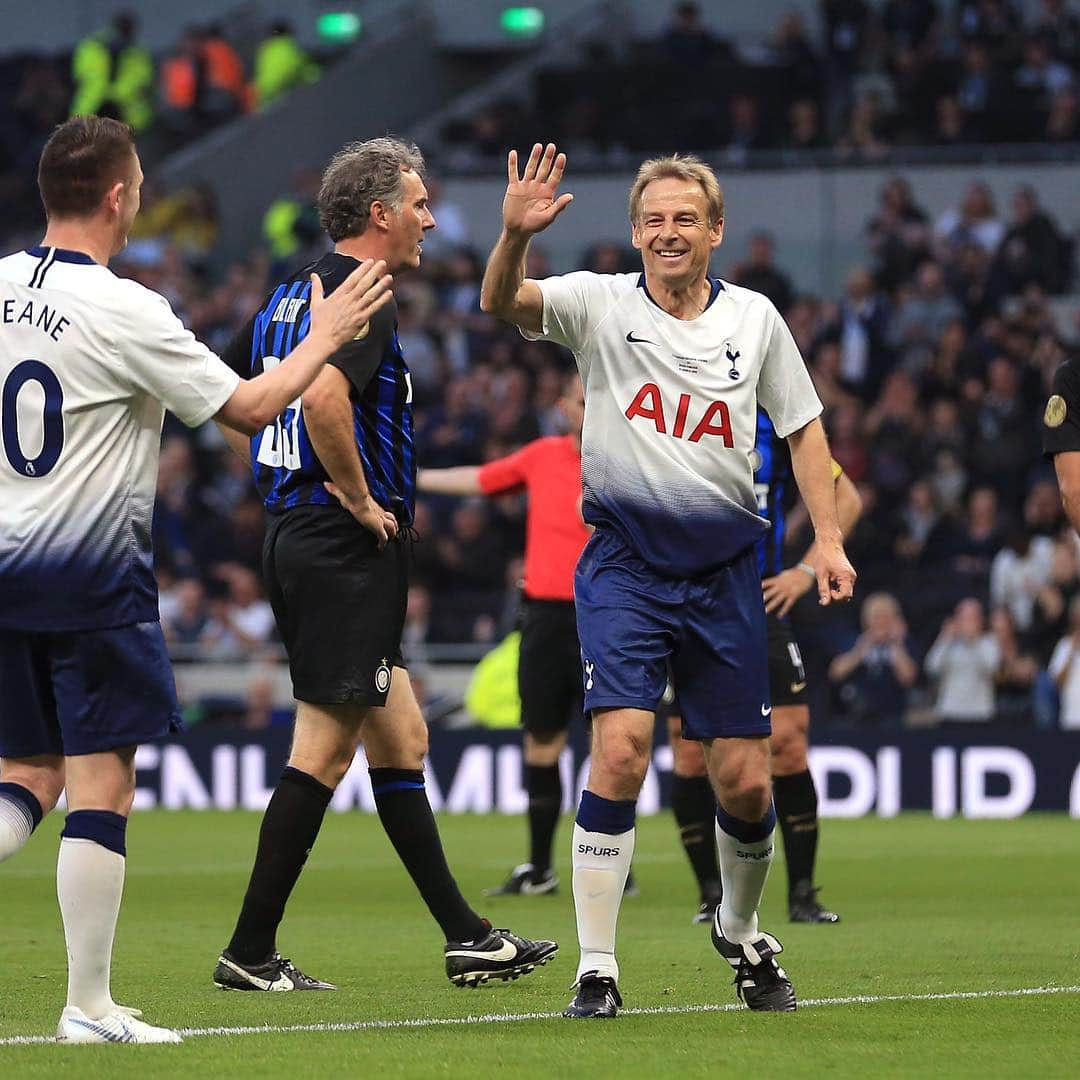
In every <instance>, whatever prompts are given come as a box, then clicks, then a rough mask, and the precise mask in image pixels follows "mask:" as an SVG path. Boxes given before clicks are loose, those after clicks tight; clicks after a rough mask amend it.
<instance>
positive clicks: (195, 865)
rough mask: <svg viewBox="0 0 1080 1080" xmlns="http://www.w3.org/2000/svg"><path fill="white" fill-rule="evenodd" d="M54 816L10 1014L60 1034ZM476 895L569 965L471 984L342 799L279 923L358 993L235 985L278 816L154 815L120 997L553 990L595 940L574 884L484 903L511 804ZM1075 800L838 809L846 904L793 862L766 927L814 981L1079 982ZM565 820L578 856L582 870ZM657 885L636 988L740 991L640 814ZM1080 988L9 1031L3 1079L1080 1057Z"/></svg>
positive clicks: (634, 965) (315, 968) (632, 955)
mask: <svg viewBox="0 0 1080 1080" xmlns="http://www.w3.org/2000/svg"><path fill="white" fill-rule="evenodd" d="M59 827H60V818H59V815H53V817H52V818H51V819H50V820H49V821H48V822H47V823H46V824H45V825H44V826H43V827H42V828H41V829H40V830H39V833H38V834H37V835H36V836H35V837H34V838H33V840H32V842H31V844H30V845H29V846H28V847H27V849H26V850H24V851H23V852H21V853H20V855H19V856H18V857H17V858H16V859H14V860H12V861H10V862H8V863H6V864H4V865H3V866H0V1037H3V1036H10V1035H16V1034H39V1033H40V1034H46V1033H50V1032H51V1031H52V1030H53V1028H54V1025H55V1022H56V1019H57V1017H58V1015H59V1012H60V1009H61V1007H62V1005H63V998H64V985H65V975H64V945H63V938H62V933H61V929H60V922H59V916H58V913H57V910H56V902H55V896H54V886H53V865H54V862H55V851H56V837H57V833H58V831H59ZM441 827H442V829H443V834H444V837H445V841H446V847H447V850H448V853H449V856H450V859H451V863H452V865H453V866H455V867H456V868H457V872H458V874H459V877H460V881H461V883H462V887H463V888H464V890H465V892H466V894H467V895H469V896H470V897H475V898H476V899H477V903H478V906H479V909H480V910H481V911H482V912H485V913H486V914H487V915H489V916H490V918H491V919H492V920H493V921H494V922H495V923H496V925H506V924H509V925H510V926H512V927H513V928H514V929H516V930H519V931H520V932H523V933H525V934H529V935H532V936H554V937H556V938H558V940H559V941H560V942H561V943H562V945H563V952H562V953H561V955H560V956H559V957H558V958H557V959H556V961H555V962H554V964H552V965H549V966H548V967H546V968H543V969H541V970H540V971H538V972H535V973H534V974H533V975H531V976H530V977H529V978H527V979H524V980H522V981H520V982H517V983H512V984H507V985H505V986H504V985H502V984H499V985H498V986H497V987H494V988H492V987H489V988H484V989H482V990H479V991H467V990H459V989H456V988H454V987H452V986H451V985H450V984H449V983H448V982H447V981H446V979H445V977H444V975H443V973H442V960H441V938H440V935H439V933H438V930H437V928H436V927H435V926H434V924H433V923H432V922H431V921H430V919H429V917H428V915H427V913H426V912H425V911H424V910H423V909H422V907H421V905H420V902H419V900H418V899H417V898H416V897H415V895H414V893H413V891H412V886H411V883H410V882H409V881H408V880H407V878H406V877H405V874H404V871H403V870H402V869H401V868H400V867H399V865H398V864H397V862H396V860H395V858H394V855H393V853H392V851H391V849H390V846H389V844H388V843H387V841H386V839H385V838H384V836H383V835H382V832H381V829H380V827H379V824H378V821H377V820H376V819H375V818H373V817H368V816H363V815H351V814H350V815H334V814H331V815H329V816H328V818H327V821H326V825H325V827H324V829H323V833H322V836H321V837H320V839H319V843H318V845H317V847H316V849H315V851H314V852H313V854H312V856H311V859H310V861H309V864H308V866H307V868H306V870H305V872H304V875H303V878H302V880H301V883H300V885H299V887H298V890H297V893H296V895H295V896H294V898H293V903H292V905H291V910H290V913H289V915H288V916H287V919H286V923H285V926H284V930H283V933H282V935H281V940H280V945H281V947H282V949H283V951H284V952H285V953H286V955H291V956H292V957H293V958H294V959H295V960H297V961H298V962H299V964H300V965H301V966H302V967H303V968H305V969H306V970H309V971H311V972H312V973H313V974H315V975H318V976H320V977H323V978H328V979H331V980H333V981H336V982H338V983H339V984H340V985H341V987H342V990H341V992H340V993H337V994H287V995H286V994H281V995H279V994H235V993H234V994H227V993H223V992H221V991H218V990H215V989H214V988H213V986H212V985H211V983H210V973H211V971H212V969H213V966H214V961H215V959H216V955H217V950H218V949H219V948H220V946H221V945H222V944H224V942H225V940H226V939H227V937H228V933H229V930H230V929H231V926H232V920H233V918H234V916H235V914H236V910H237V905H238V904H239V901H240V897H241V895H242V892H243V888H244V885H245V882H246V878H247V873H248V870H249V866H250V858H251V855H252V852H253V849H254V844H255V837H256V832H257V829H258V817H257V816H256V815H252V814H243V813H234V814H220V813H167V812H152V813H145V814H140V815H136V816H135V818H134V819H133V820H132V824H131V827H130V830H129V840H128V847H129V868H128V878H127V895H126V897H125V903H124V908H123V912H122V914H121V921H120V929H119V934H118V941H117V950H116V957H115V963H114V973H115V974H114V980H113V986H114V992H115V996H116V998H117V1000H119V1001H123V1002H125V1003H129V1004H135V1005H138V1006H139V1007H141V1008H142V1009H144V1010H145V1012H146V1015H147V1019H149V1020H151V1021H152V1022H156V1023H167V1024H170V1025H173V1026H178V1027H180V1026H183V1027H209V1026H220V1025H235V1026H240V1025H255V1024H274V1025H284V1024H302V1023H319V1022H353V1021H363V1020H372V1019H395V1018H399V1019H400V1018H420V1017H462V1016H468V1015H470V1014H478V1013H489V1012H519V1013H523V1012H553V1011H557V1010H559V1009H561V1008H562V1007H563V1005H564V1004H565V1003H566V1001H567V1000H568V998H569V996H570V995H569V993H568V991H567V986H568V984H569V983H570V981H571V979H572V976H573V972H574V965H575V962H576V942H575V935H574V921H573V910H572V906H571V901H570V897H569V890H568V887H567V886H564V891H563V893H562V894H561V895H560V896H557V897H530V898H515V899H499V900H485V899H484V898H482V897H481V896H480V889H481V888H482V887H483V886H485V885H491V884H495V883H497V882H498V881H499V880H500V878H501V877H502V875H503V874H504V873H505V872H506V870H507V869H508V868H509V866H510V865H511V864H512V863H513V862H514V861H515V857H516V856H518V855H519V853H520V852H521V850H522V847H523V843H524V841H523V823H522V821H521V820H520V819H513V818H495V817H491V818H485V817H443V818H442V820H441ZM1078 827H1080V825H1078V823H1076V822H1070V821H1069V820H1067V819H1066V818H1064V817H1057V816H1045V815H1033V816H1030V817H1027V818H1024V819H1022V820H1019V821H1010V822H964V821H947V822H938V821H933V820H931V819H930V818H929V817H925V816H916V815H911V816H905V817H901V818H899V819H895V820H891V821H881V820H874V819H871V820H864V821H830V822H826V823H825V828H824V842H823V845H822V858H821V867H820V875H819V876H820V878H821V880H822V881H823V882H825V884H826V885H827V887H828V888H827V892H826V893H825V894H824V897H823V898H824V899H825V900H827V901H828V902H829V903H830V904H832V905H835V906H836V907H837V908H838V909H839V910H840V911H841V912H842V914H843V916H844V921H843V922H842V923H841V924H840V925H839V926H835V927H830V926H821V927H806V926H790V925H789V924H788V923H787V922H786V919H785V917H784V912H783V909H782V901H783V868H782V865H781V864H780V861H779V860H778V863H777V865H776V866H775V867H774V874H775V877H774V879H773V881H772V884H771V886H770V888H769V889H768V891H767V894H766V903H765V906H764V917H763V920H762V922H763V926H764V927H765V928H767V929H770V930H772V931H774V932H776V933H777V934H778V935H779V936H780V938H781V939H782V940H783V942H784V944H785V945H786V946H787V952H786V955H785V958H784V960H785V963H786V965H787V967H788V971H789V972H790V974H791V976H792V978H793V980H794V982H795V985H796V988H797V990H798V992H799V995H800V997H801V998H804V999H809V998H818V997H834V996H843V997H847V996H850V995H856V994H869V995H892V994H923V993H935V992H951V991H981V990H995V989H1015V988H1021V987H1036V986H1047V985H1074V984H1077V983H1080V963H1078V952H1080V930H1078V927H1080V915H1078V908H1077V897H1078V896H1080V860H1078V859H1077V858H1076V851H1077V829H1078ZM567 846H568V845H567V827H566V824H565V823H564V827H563V829H562V831H561V832H560V836H559V851H560V853H561V858H560V860H559V862H560V865H559V867H558V869H559V871H560V873H561V875H562V877H563V880H564V883H566V882H567V880H568V866H567V865H566V864H567V862H568V852H567ZM635 869H636V872H637V876H638V879H639V881H640V885H641V896H640V897H638V898H636V899H632V900H628V901H627V902H626V903H625V904H624V907H623V916H622V920H621V926H620V936H619V943H620V950H619V951H620V960H621V963H622V967H623V976H622V991H623V995H624V997H625V1000H626V1005H627V1007H648V1006H661V1007H678V1006H686V1005H694V1004H704V1003H726V1002H730V1001H732V1000H733V991H732V988H731V985H730V977H729V975H728V974H727V969H726V967H723V966H722V965H721V963H720V961H719V958H718V957H717V956H716V955H715V954H714V953H713V951H712V949H711V947H710V946H709V943H708V935H707V932H706V930H705V928H703V927H691V926H690V925H689V917H690V915H691V913H692V911H693V908H694V895H693V889H692V885H691V879H690V873H689V869H688V868H687V866H686V865H685V861H684V858H683V855H682V852H681V850H679V849H678V847H677V841H676V836H675V829H674V825H673V823H672V821H671V819H670V817H669V816H667V815H664V816H661V817H659V818H654V819H646V820H644V821H642V822H641V824H640V827H639V830H638V857H637V859H636V862H635ZM1078 1007H1080V996H1078V995H1072V994H1060V995H1055V996H1045V997H1029V998H1023V999H1016V998H1004V999H1002V998H998V999H982V1000H967V1001H935V1002H912V1001H907V1002H891V1003H882V1004H872V1005H854V1004H852V1005H841V1006H827V1007H818V1008H806V1009H803V1010H800V1011H799V1012H798V1013H797V1014H795V1015H794V1016H791V1015H788V1016H769V1015H764V1016H762V1015H755V1014H750V1013H747V1012H739V1013H697V1014H678V1015H663V1016H628V1015H624V1016H622V1017H620V1018H619V1019H618V1020H617V1021H615V1022H613V1023H609V1024H599V1023H593V1024H586V1023H580V1022H577V1023H572V1022H570V1021H563V1020H556V1019H550V1020H536V1021H529V1022H521V1023H513V1024H502V1025H495V1024H491V1025H484V1026H458V1027H442V1028H440V1027H429V1028H419V1029H417V1028H412V1029H398V1030H375V1031H371V1030H369V1031H353V1032H328V1033H321V1032H320V1033H304V1034H296V1033H291V1034H287V1033H278V1034H269V1035H262V1034H261V1035H246V1036H242V1037H240V1036H236V1037H229V1038H224V1037H206V1038H190V1039H188V1041H187V1042H186V1043H185V1044H184V1045H183V1046H179V1047H168V1046H167V1047H151V1048H140V1049H136V1048H132V1047H122V1046H108V1047H56V1046H25V1047H10V1046H4V1047H0V1070H2V1074H3V1075H4V1076H6V1077H20V1078H21V1077H24V1076H45V1075H57V1074H58V1073H59V1071H60V1070H61V1069H63V1070H64V1075H66V1076H96V1075H106V1073H107V1075H108V1076H109V1078H110V1080H112V1078H114V1077H126V1076H145V1075H147V1074H148V1073H150V1074H152V1075H154V1076H200V1077H206V1076H223V1075H254V1074H258V1075H259V1076H261V1077H270V1076H278V1075H281V1076H290V1077H296V1076H320V1075H321V1076H330V1075H335V1074H340V1075H345V1076H353V1075H359V1074H360V1073H362V1072H370V1073H371V1074H372V1075H378V1076H380V1077H381V1076H395V1075H400V1076H424V1077H427V1076H464V1075H471V1076H478V1077H486V1076H492V1075H494V1074H496V1073H497V1072H499V1071H501V1070H508V1071H509V1070H512V1071H513V1072H514V1073H516V1074H517V1075H519V1076H553V1075H562V1076H571V1075H583V1076H589V1077H608V1076H612V1077H623V1076H634V1077H636V1076H649V1077H660V1076H678V1077H686V1076H704V1075H706V1073H707V1072H708V1073H709V1074H711V1075H720V1074H732V1073H734V1072H735V1070H740V1071H742V1072H743V1074H744V1075H749V1076H753V1077H759V1076H760V1077H766V1076H783V1075H797V1076H823V1075H828V1076H830V1077H843V1076H859V1077H865V1076H868V1075H870V1076H874V1077H878V1076H915V1075H918V1076H950V1077H951V1076H1006V1075H1015V1076H1020V1075H1024V1076H1039V1077H1050V1076H1076V1075H1078V1074H1080V1021H1078V1020H1077V1019H1076V1016H1077V1009H1078Z"/></svg>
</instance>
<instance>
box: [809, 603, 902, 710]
mask: <svg viewBox="0 0 1080 1080" xmlns="http://www.w3.org/2000/svg"><path fill="white" fill-rule="evenodd" d="M861 621H862V628H863V632H862V633H861V634H860V635H859V638H858V640H857V641H856V642H855V645H854V646H853V647H852V648H851V649H849V650H848V651H847V652H844V653H841V654H840V655H839V656H837V657H835V658H834V659H833V661H832V663H831V664H830V665H829V679H830V680H831V681H832V682H833V683H834V684H836V685H838V686H839V695H840V701H841V703H842V705H843V706H844V711H845V713H846V714H847V715H848V717H850V718H851V719H853V720H855V721H857V722H858V723H863V724H875V725H877V726H879V727H899V725H900V723H901V722H902V720H903V716H904V712H905V710H906V708H907V699H908V691H909V690H910V689H911V687H912V686H914V685H915V680H916V679H917V678H918V675H919V669H918V665H917V664H916V663H915V661H914V660H913V659H912V657H911V652H910V649H909V647H908V644H907V624H906V623H905V622H904V618H903V615H902V614H901V612H900V605H899V604H898V603H897V602H896V598H895V597H894V596H891V595H890V594H889V593H881V592H879V593H871V595H870V596H868V597H867V598H866V599H865V600H864V601H863V606H862V620H861Z"/></svg>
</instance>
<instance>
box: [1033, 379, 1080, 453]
mask: <svg viewBox="0 0 1080 1080" xmlns="http://www.w3.org/2000/svg"><path fill="white" fill-rule="evenodd" d="M1051 389H1052V393H1051V394H1050V399H1049V400H1048V401H1047V403H1046V408H1045V409H1044V410H1043V418H1042V444H1043V453H1044V454H1045V455H1046V456H1047V457H1053V456H1054V455H1055V454H1062V453H1066V452H1068V451H1070V450H1080V371H1078V370H1077V367H1076V365H1075V364H1074V363H1073V362H1072V361H1071V360H1068V361H1066V362H1065V363H1064V364H1062V365H1061V367H1059V368H1058V369H1057V371H1056V372H1055V373H1054V385H1053V387H1052V388H1051Z"/></svg>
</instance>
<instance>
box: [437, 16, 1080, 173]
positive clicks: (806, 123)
mask: <svg viewBox="0 0 1080 1080" xmlns="http://www.w3.org/2000/svg"><path fill="white" fill-rule="evenodd" d="M723 7H724V6H723V5H719V4H712V5H707V4H696V3H677V4H675V5H674V7H673V10H672V13H671V17H670V21H669V23H668V25H667V27H666V28H665V29H664V31H663V33H662V34H661V36H660V37H659V39H657V40H648V41H635V42H633V43H632V44H630V45H629V46H628V47H626V48H624V49H618V48H613V47H612V45H611V43H610V41H608V40H604V41H597V42H595V43H594V44H592V45H590V46H588V47H587V48H586V49H585V52H584V56H583V58H582V59H581V60H580V61H577V62H574V63H566V64H561V65H559V66H557V67H551V68H547V69H544V70H541V71H540V72H539V73H538V75H537V76H536V78H535V80H534V82H533V84H532V85H531V86H530V87H528V88H527V92H523V93H521V94H520V95H516V96H509V97H506V98H504V99H502V100H499V101H496V102H494V103H492V104H490V105H487V106H485V107H484V108H482V109H480V110H478V111H477V112H476V113H475V114H474V115H472V116H471V117H468V118H467V119H465V120H462V121H457V122H454V123H453V124H451V125H450V126H449V127H448V128H447V129H446V131H445V132H444V135H445V137H446V139H447V141H448V142H449V143H450V144H451V145H453V146H455V147H456V150H457V158H456V160H457V161H458V162H459V163H461V164H462V165H465V164H467V163H468V162H469V160H470V159H473V158H476V159H484V158H488V157H497V156H499V154H500V152H501V150H502V148H503V147H505V146H525V145H530V144H531V143H532V142H534V141H536V139H537V137H540V138H543V139H553V140H554V141H555V142H557V143H558V144H559V146H560V147H565V148H566V149H567V150H568V151H571V150H572V151H573V153H574V157H575V161H577V162H578V163H579V164H580V163H581V162H582V161H584V160H587V158H588V155H589V153H590V152H595V153H598V154H611V153H614V154H616V155H618V154H619V153H620V152H627V151H629V152H637V151H648V150H652V149H654V148H656V147H675V146H677V147H679V148H681V149H687V150H689V149H696V150H708V151H712V152H715V151H717V150H718V149H720V148H724V147H726V148H727V156H726V161H727V163H728V164H729V165H730V164H737V163H739V162H741V161H743V160H752V155H753V152H755V151H762V150H786V151H793V152H795V151H823V150H830V151H832V152H834V153H835V155H836V156H837V157H839V158H840V159H851V160H865V161H877V160H881V159H882V158H884V157H886V156H887V155H888V154H889V152H890V150H891V148H893V147H902V146H937V147H942V146H954V145H966V144H973V143H986V142H995V143H1010V142H1017V143H1032V142H1044V143H1047V144H1063V143H1071V142H1075V141H1076V140H1077V138H1078V135H1080V106H1078V102H1080V99H1078V96H1077V89H1078V88H1077V65H1078V63H1080V17H1078V16H1077V13H1076V11H1074V10H1073V8H1072V7H1071V5H1070V3H1069V0H1038V2H1037V3H1029V4H1023V3H1020V2H1018V0H885V2H884V3H881V4H871V3H869V2H867V0H819V4H818V12H817V20H816V25H814V24H812V23H811V24H810V25H808V24H807V21H806V20H804V18H803V16H802V15H801V14H799V13H798V12H789V13H787V14H785V15H784V16H783V17H782V18H781V19H780V20H779V22H778V24H777V25H776V27H775V29H774V31H773V33H772V34H771V35H770V36H769V37H768V38H767V39H766V40H760V41H756V42H745V41H743V42H739V43H735V42H733V41H731V40H729V39H728V38H726V37H724V21H723V17H722V12H723Z"/></svg>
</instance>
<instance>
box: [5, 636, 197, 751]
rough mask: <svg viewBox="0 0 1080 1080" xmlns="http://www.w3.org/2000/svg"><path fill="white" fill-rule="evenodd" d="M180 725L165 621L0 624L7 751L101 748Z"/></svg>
mask: <svg viewBox="0 0 1080 1080" xmlns="http://www.w3.org/2000/svg"><path fill="white" fill-rule="evenodd" d="M180 728H181V723H180V707H179V705H178V704H177V701H176V684H175V683H174V682H173V674H172V668H171V666H170V665H169V655H168V652H167V651H166V649H165V637H164V635H163V634H162V632H161V625H160V623H156V622H147V623H136V624H134V625H132V626H121V627H118V628H115V629H112V630H81V631H77V632H76V631H72V632H59V633H37V632H28V631H25V630H2V631H0V757H5V758H23V757H31V756H33V755H35V754H64V755H67V756H69V757H74V756H77V755H79V754H96V753H100V752H101V751H104V750H118V749H120V748H121V747H125V746H137V745H138V744H139V743H143V742H146V741H148V740H150V739H155V738H158V737H160V736H162V735H167V734H169V733H170V732H175V731H179V730H180Z"/></svg>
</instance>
